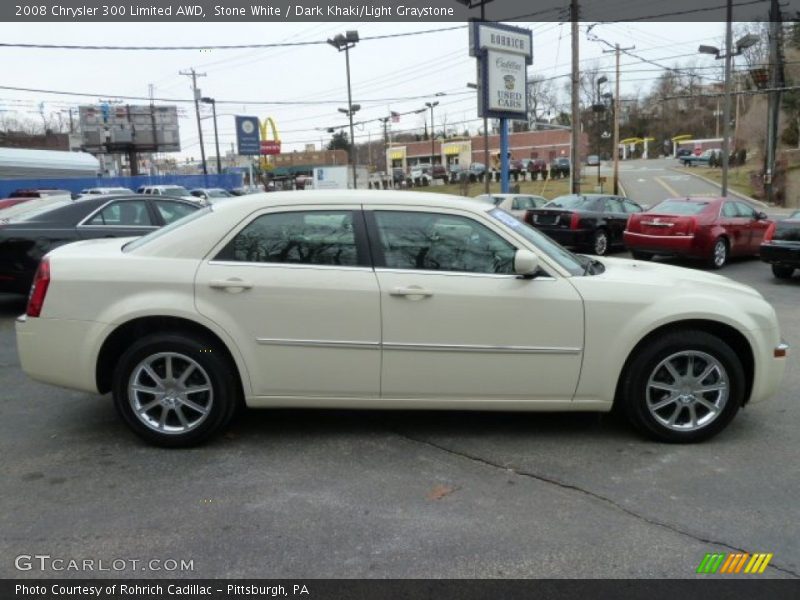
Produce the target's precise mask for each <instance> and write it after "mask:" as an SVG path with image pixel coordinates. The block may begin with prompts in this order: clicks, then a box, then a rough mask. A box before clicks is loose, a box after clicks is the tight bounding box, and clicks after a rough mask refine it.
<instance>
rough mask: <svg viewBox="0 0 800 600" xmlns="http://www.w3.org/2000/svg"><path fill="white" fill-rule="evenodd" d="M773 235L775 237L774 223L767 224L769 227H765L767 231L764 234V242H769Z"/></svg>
mask: <svg viewBox="0 0 800 600" xmlns="http://www.w3.org/2000/svg"><path fill="white" fill-rule="evenodd" d="M774 235H775V223H774V222H773V223H770V224H769V227H767V230H766V231H765V232H764V241H765V242H771V241H772V237H773V236H774Z"/></svg>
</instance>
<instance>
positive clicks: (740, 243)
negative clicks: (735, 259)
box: [720, 200, 750, 256]
mask: <svg viewBox="0 0 800 600" xmlns="http://www.w3.org/2000/svg"><path fill="white" fill-rule="evenodd" d="M720 223H721V224H722V226H723V228H724V229H725V232H726V233H727V235H728V240H729V242H730V253H731V256H739V255H742V254H747V252H748V251H749V249H750V231H749V230H748V225H749V222H748V219H746V218H744V217H742V216H741V215H740V214H739V208H738V207H737V206H736V202H734V201H733V200H725V201H724V202H723V205H722V211H721V212H720Z"/></svg>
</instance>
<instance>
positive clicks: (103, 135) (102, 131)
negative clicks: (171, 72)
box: [78, 103, 181, 152]
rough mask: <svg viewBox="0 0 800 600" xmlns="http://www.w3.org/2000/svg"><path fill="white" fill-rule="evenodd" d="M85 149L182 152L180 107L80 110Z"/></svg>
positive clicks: (108, 106)
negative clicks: (179, 119) (179, 124)
mask: <svg viewBox="0 0 800 600" xmlns="http://www.w3.org/2000/svg"><path fill="white" fill-rule="evenodd" d="M78 119H79V123H80V131H81V146H82V147H83V148H84V149H86V150H90V151H96V152H130V151H135V152H178V151H179V150H180V149H181V144H180V135H179V131H178V107H177V106H174V105H169V106H162V105H155V104H144V105H133V104H109V103H102V104H98V105H94V106H80V107H79V108H78Z"/></svg>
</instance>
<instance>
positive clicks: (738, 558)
mask: <svg viewBox="0 0 800 600" xmlns="http://www.w3.org/2000/svg"><path fill="white" fill-rule="evenodd" d="M772 557H773V554H772V553H771V552H770V553H766V552H758V553H756V554H749V553H747V552H729V553H727V554H725V553H722V552H716V553H711V554H706V555H705V556H704V557H703V560H702V561H700V565H698V567H697V572H698V573H703V574H707V575H713V574H715V573H720V574H722V573H726V574H738V573H749V574H756V573H763V572H764V571H765V570H766V568H767V565H768V564H769V561H771V560H772Z"/></svg>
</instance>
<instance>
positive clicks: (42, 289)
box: [25, 257, 50, 317]
mask: <svg viewBox="0 0 800 600" xmlns="http://www.w3.org/2000/svg"><path fill="white" fill-rule="evenodd" d="M49 285H50V259H49V258H46V257H45V258H43V259H42V262H40V263H39V268H38V269H36V275H35V276H34V278H33V285H32V286H31V294H30V296H29V297H28V308H27V309H26V311H25V314H27V315H28V316H29V317H38V316H39V315H40V314H41V312H42V306H43V305H44V297H45V294H47V288H48V286H49Z"/></svg>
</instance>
